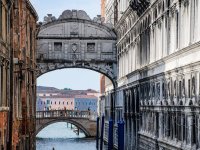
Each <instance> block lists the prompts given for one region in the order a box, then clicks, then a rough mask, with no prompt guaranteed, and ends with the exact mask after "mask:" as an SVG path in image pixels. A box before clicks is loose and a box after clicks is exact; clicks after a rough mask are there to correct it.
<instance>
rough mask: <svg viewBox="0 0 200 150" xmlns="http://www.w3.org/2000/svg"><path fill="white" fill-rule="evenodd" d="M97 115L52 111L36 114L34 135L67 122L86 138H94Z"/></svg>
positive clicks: (87, 112) (74, 111)
mask: <svg viewBox="0 0 200 150" xmlns="http://www.w3.org/2000/svg"><path fill="white" fill-rule="evenodd" d="M96 117H97V114H94V113H91V112H89V111H77V110H53V111H37V112H36V135H37V134H38V133H39V132H40V131H41V130H42V129H44V128H45V127H47V126H48V125H50V124H53V123H57V122H68V123H71V124H73V125H75V126H76V127H77V128H79V129H80V130H82V131H83V132H84V134H85V135H86V137H94V136H96Z"/></svg>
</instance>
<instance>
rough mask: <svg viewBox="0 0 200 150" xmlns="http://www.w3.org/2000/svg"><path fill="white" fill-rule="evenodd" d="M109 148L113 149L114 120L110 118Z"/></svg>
mask: <svg viewBox="0 0 200 150" xmlns="http://www.w3.org/2000/svg"><path fill="white" fill-rule="evenodd" d="M108 149H109V150H112V149H113V120H112V119H110V120H109V129H108Z"/></svg>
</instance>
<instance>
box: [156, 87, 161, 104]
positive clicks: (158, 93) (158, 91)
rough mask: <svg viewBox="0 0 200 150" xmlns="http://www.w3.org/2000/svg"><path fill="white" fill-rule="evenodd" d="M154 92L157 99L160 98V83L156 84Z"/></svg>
mask: <svg viewBox="0 0 200 150" xmlns="http://www.w3.org/2000/svg"><path fill="white" fill-rule="evenodd" d="M156 93H157V94H156V96H157V100H160V83H157V84H156Z"/></svg>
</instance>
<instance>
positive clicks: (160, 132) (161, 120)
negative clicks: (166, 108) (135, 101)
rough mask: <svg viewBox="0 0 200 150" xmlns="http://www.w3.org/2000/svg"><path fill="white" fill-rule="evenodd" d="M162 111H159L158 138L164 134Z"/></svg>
mask: <svg viewBox="0 0 200 150" xmlns="http://www.w3.org/2000/svg"><path fill="white" fill-rule="evenodd" d="M163 117H164V115H163V112H160V113H159V138H163V135H164V130H163V129H164V122H163V120H164V119H163Z"/></svg>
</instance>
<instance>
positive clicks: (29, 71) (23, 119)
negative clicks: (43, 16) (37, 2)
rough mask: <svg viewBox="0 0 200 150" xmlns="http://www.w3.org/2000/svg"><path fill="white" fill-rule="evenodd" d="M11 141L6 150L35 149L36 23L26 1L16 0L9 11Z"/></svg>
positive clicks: (36, 18)
mask: <svg viewBox="0 0 200 150" xmlns="http://www.w3.org/2000/svg"><path fill="white" fill-rule="evenodd" d="M10 14H11V17H10V25H11V40H10V41H11V47H12V49H11V56H12V57H11V59H12V65H11V69H12V72H11V88H10V89H11V94H10V96H11V103H12V110H11V111H12V114H13V115H12V119H11V121H12V129H10V131H9V132H11V133H12V134H11V135H12V140H11V143H10V145H11V146H12V148H11V147H10V148H9V149H13V150H18V149H20V150H27V149H35V114H36V113H35V111H36V107H35V106H36V105H35V99H36V75H35V74H36V51H35V47H36V33H37V29H36V22H37V20H38V16H37V13H36V11H35V9H34V8H33V6H32V5H31V3H30V2H29V0H15V1H13V3H12V8H11V11H10Z"/></svg>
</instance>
